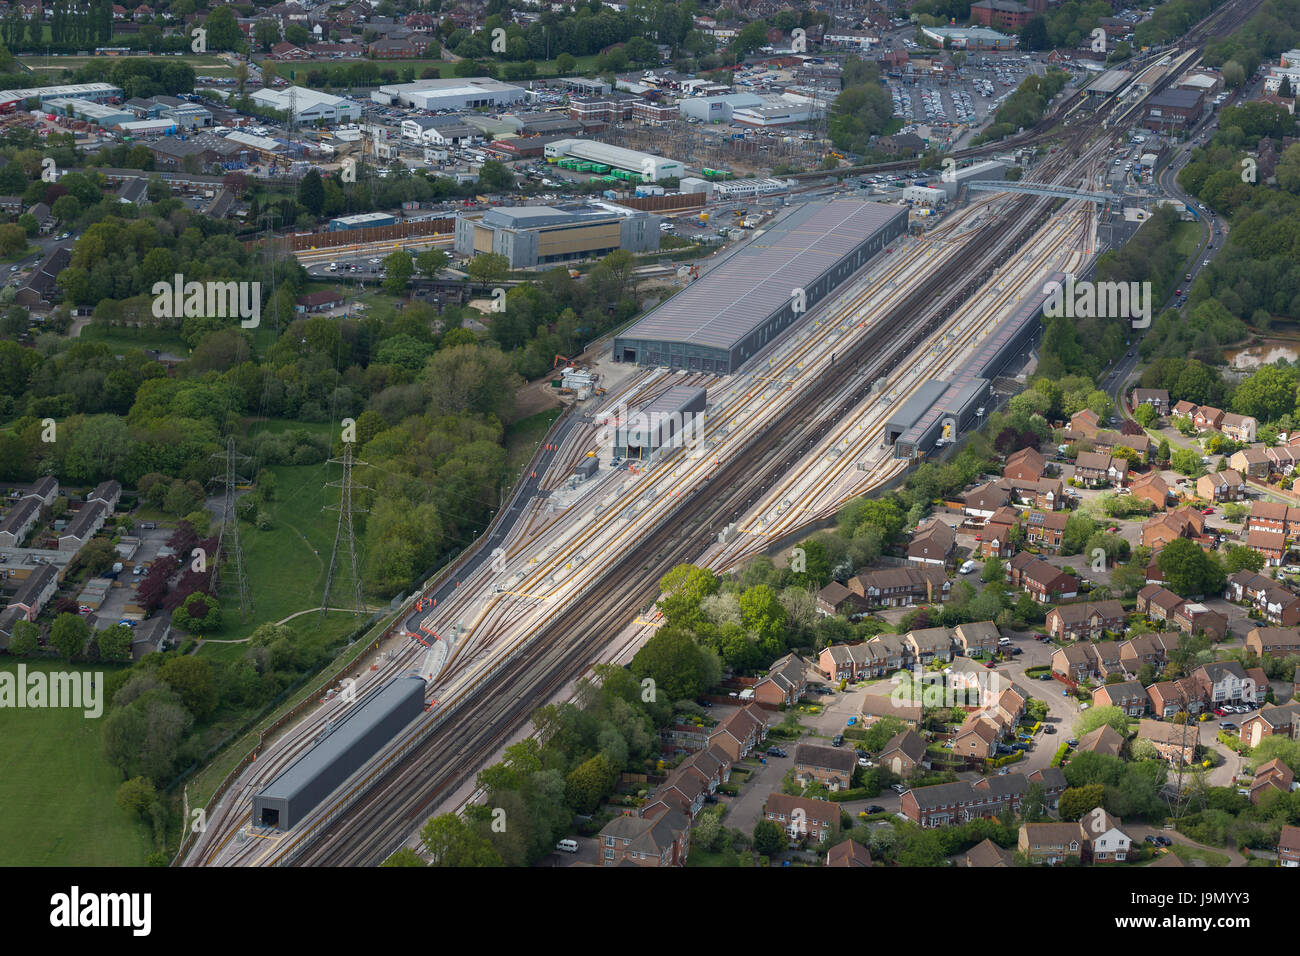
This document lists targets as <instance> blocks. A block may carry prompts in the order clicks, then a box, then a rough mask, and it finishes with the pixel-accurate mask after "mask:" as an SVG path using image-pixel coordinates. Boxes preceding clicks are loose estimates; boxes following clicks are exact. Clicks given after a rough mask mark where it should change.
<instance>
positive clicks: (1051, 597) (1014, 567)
mask: <svg viewBox="0 0 1300 956" xmlns="http://www.w3.org/2000/svg"><path fill="white" fill-rule="evenodd" d="M1021 558H1026V559H1027V560H1023V561H1022V560H1021ZM1007 578H1008V583H1010V584H1011V586H1012V587H1018V588H1021V589H1022V590H1024V591H1025V592H1026V593H1027V594H1028V595H1029V596H1030V597H1031V598H1033V599H1034V600H1035V601H1037V602H1038V603H1039V604H1047V603H1049V602H1054V601H1068V600H1070V599H1072V598H1075V597H1078V594H1079V579H1078V578H1076V577H1075V576H1074V575H1073V574H1071V573H1069V572H1068V571H1063V570H1062V569H1060V568H1058V567H1056V566H1055V565H1052V564H1048V563H1047V562H1046V561H1043V560H1042V559H1040V558H1035V557H1032V556H1030V555H1027V554H1018V555H1016V556H1015V557H1014V558H1012V559H1011V561H1010V562H1009V563H1008V565H1007Z"/></svg>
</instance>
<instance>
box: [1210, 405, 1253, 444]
mask: <svg viewBox="0 0 1300 956" xmlns="http://www.w3.org/2000/svg"><path fill="white" fill-rule="evenodd" d="M1258 430H1259V422H1257V421H1255V419H1253V418H1251V417H1250V416H1249V415H1237V414H1235V413H1234V412H1224V413H1223V415H1222V416H1221V417H1220V419H1219V431H1221V432H1223V434H1224V435H1226V436H1227V437H1228V438H1231V439H1232V440H1233V441H1236V442H1253V441H1254V440H1255V433H1256V432H1257V431H1258Z"/></svg>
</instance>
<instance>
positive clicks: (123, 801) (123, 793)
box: [113, 777, 158, 817]
mask: <svg viewBox="0 0 1300 956" xmlns="http://www.w3.org/2000/svg"><path fill="white" fill-rule="evenodd" d="M113 799H114V801H115V802H116V803H117V805H118V806H119V807H121V808H122V809H123V810H125V811H126V812H127V813H132V814H135V815H136V816H138V817H147V816H148V815H149V811H150V810H151V809H152V808H153V805H154V803H155V802H156V801H157V799H158V794H157V791H155V790H154V786H153V781H152V780H149V779H148V778H146V777H132V778H131V779H130V780H126V781H123V782H122V784H121V786H119V787H118V788H117V793H115V794H114V795H113Z"/></svg>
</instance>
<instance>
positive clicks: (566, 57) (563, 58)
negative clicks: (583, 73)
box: [555, 53, 578, 76]
mask: <svg viewBox="0 0 1300 956" xmlns="http://www.w3.org/2000/svg"><path fill="white" fill-rule="evenodd" d="M577 67H578V61H577V60H576V59H574V58H573V56H572V55H571V54H569V53H561V54H560V55H559V56H557V57H556V58H555V72H556V73H557V74H559V75H560V76H565V75H567V74H569V73H572V72H573V71H574V70H575V69H577Z"/></svg>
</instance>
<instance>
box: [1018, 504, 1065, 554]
mask: <svg viewBox="0 0 1300 956" xmlns="http://www.w3.org/2000/svg"><path fill="white" fill-rule="evenodd" d="M1068 520H1069V515H1067V514H1066V513H1065V512H1063V511H1057V512H1052V513H1051V514H1048V513H1046V512H1043V511H1031V512H1029V514H1028V515H1026V516H1025V539H1026V540H1027V541H1029V543H1030V544H1033V545H1037V546H1038V547H1040V548H1045V549H1047V550H1050V551H1056V550H1058V549H1059V548H1060V547H1061V540H1062V539H1063V538H1064V537H1065V523H1066V521H1068Z"/></svg>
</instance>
